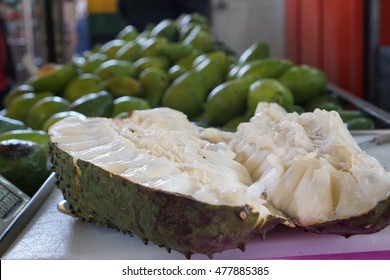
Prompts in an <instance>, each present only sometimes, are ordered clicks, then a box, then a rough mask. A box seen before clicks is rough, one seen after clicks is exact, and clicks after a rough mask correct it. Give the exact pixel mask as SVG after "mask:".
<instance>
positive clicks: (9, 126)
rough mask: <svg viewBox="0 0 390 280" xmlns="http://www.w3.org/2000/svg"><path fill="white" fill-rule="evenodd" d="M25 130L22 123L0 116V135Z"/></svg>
mask: <svg viewBox="0 0 390 280" xmlns="http://www.w3.org/2000/svg"><path fill="white" fill-rule="evenodd" d="M23 128H26V125H25V124H24V122H22V121H19V120H15V119H11V118H8V117H6V116H1V115H0V133H3V132H6V131H10V130H15V129H23Z"/></svg>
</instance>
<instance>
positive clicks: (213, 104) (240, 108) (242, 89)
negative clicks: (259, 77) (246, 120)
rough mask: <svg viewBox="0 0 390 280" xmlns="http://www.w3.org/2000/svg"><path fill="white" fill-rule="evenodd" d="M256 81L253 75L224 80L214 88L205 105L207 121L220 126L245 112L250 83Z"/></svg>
mask: <svg viewBox="0 0 390 280" xmlns="http://www.w3.org/2000/svg"><path fill="white" fill-rule="evenodd" d="M255 81H256V78H255V77H253V76H248V77H245V78H242V79H235V80H230V81H226V82H224V83H222V84H220V85H219V86H217V87H216V88H214V89H213V90H212V91H211V92H210V94H209V96H208V98H207V100H206V105H205V112H206V117H207V120H208V122H209V123H210V124H211V125H213V126H222V125H224V124H225V123H227V122H228V121H230V120H231V119H233V118H235V117H238V116H240V115H243V114H245V112H246V111H247V109H248V106H247V99H248V94H249V87H250V85H251V84H252V83H253V82H255Z"/></svg>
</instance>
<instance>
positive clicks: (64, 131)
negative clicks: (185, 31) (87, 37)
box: [49, 103, 390, 225]
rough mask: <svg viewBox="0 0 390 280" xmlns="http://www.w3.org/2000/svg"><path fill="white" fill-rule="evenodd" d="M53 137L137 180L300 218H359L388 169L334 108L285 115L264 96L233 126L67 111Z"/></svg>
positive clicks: (151, 113)
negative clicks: (73, 114) (252, 111)
mask: <svg viewBox="0 0 390 280" xmlns="http://www.w3.org/2000/svg"><path fill="white" fill-rule="evenodd" d="M49 134H50V137H51V142H53V143H56V145H57V146H58V147H59V148H60V149H62V150H64V151H65V152H67V153H69V154H70V155H71V156H72V157H73V158H74V161H76V160H77V159H81V160H83V161H87V162H90V163H92V164H94V165H96V166H99V167H100V168H102V169H104V170H106V171H108V172H110V173H112V174H115V175H119V176H121V177H123V178H125V179H127V180H130V181H132V182H135V183H137V184H139V185H142V186H145V187H150V188H157V189H161V190H164V191H167V192H172V193H180V194H182V195H187V196H190V197H193V198H194V199H196V200H199V201H202V202H205V203H209V204H215V205H230V206H242V205H250V206H251V207H253V208H254V209H255V210H256V211H258V212H259V213H260V215H261V216H262V217H266V216H267V215H269V214H270V213H271V212H272V214H274V215H275V211H274V210H273V209H274V208H273V207H270V204H272V205H273V206H275V207H276V209H278V210H280V211H282V212H283V213H284V214H285V215H286V216H287V217H288V218H290V219H293V220H294V221H297V222H298V223H299V224H301V225H311V224H316V223H321V222H325V221H330V220H334V219H339V218H348V217H352V216H357V215H361V214H362V213H365V212H367V211H369V210H370V209H372V208H374V207H375V206H376V205H377V204H378V202H380V201H383V200H386V199H387V198H388V197H389V195H390V173H389V172H388V171H386V170H385V169H384V168H383V166H382V165H381V164H380V163H379V162H378V161H377V160H376V159H375V158H373V157H371V156H369V155H367V154H366V153H365V152H363V151H362V150H361V149H360V148H359V146H358V145H357V144H356V142H355V141H354V139H353V138H352V136H351V134H350V133H349V132H348V130H347V129H346V128H345V127H344V124H343V122H342V120H341V119H340V117H339V116H338V114H337V113H335V112H327V111H323V110H316V111H314V112H313V113H304V114H301V115H298V114H296V113H286V112H285V111H284V110H283V109H282V108H281V107H280V106H279V105H277V104H268V103H260V104H259V106H258V108H257V111H256V114H255V116H254V117H253V118H252V119H251V120H250V122H248V123H242V124H240V125H239V127H238V129H237V132H235V133H231V132H223V131H220V130H218V129H214V128H206V129H204V128H201V127H198V126H196V125H194V124H192V123H191V122H189V121H188V120H187V118H186V116H185V115H184V114H182V113H180V112H178V111H174V110H171V109H168V108H156V109H151V110H143V111H135V112H134V113H133V114H132V115H131V117H130V118H127V119H106V118H88V119H84V120H81V119H77V118H72V117H68V118H66V119H64V120H61V121H59V122H57V123H56V124H55V125H53V126H52V127H51V128H50V130H49Z"/></svg>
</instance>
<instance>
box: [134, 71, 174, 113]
mask: <svg viewBox="0 0 390 280" xmlns="http://www.w3.org/2000/svg"><path fill="white" fill-rule="evenodd" d="M139 81H140V83H141V86H142V88H143V90H144V93H145V98H146V100H147V101H148V102H149V104H150V105H151V106H152V107H153V108H154V107H158V106H160V105H161V101H162V98H163V95H164V92H165V90H166V89H167V88H168V86H169V85H170V83H171V80H170V78H169V74H168V73H167V72H165V71H164V70H162V69H161V68H158V67H149V68H146V69H145V70H144V71H142V72H141V73H140V75H139Z"/></svg>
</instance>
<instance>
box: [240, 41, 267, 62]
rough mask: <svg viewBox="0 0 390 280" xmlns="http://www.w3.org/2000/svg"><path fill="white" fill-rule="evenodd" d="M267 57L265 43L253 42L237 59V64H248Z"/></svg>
mask: <svg viewBox="0 0 390 280" xmlns="http://www.w3.org/2000/svg"><path fill="white" fill-rule="evenodd" d="M268 57H269V46H268V43H267V42H264V41H259V42H255V43H253V44H252V45H250V47H249V48H248V49H246V50H245V51H244V52H243V53H242V54H241V56H240V57H239V59H238V61H239V63H241V64H242V63H245V62H250V61H254V60H258V59H264V58H268Z"/></svg>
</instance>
